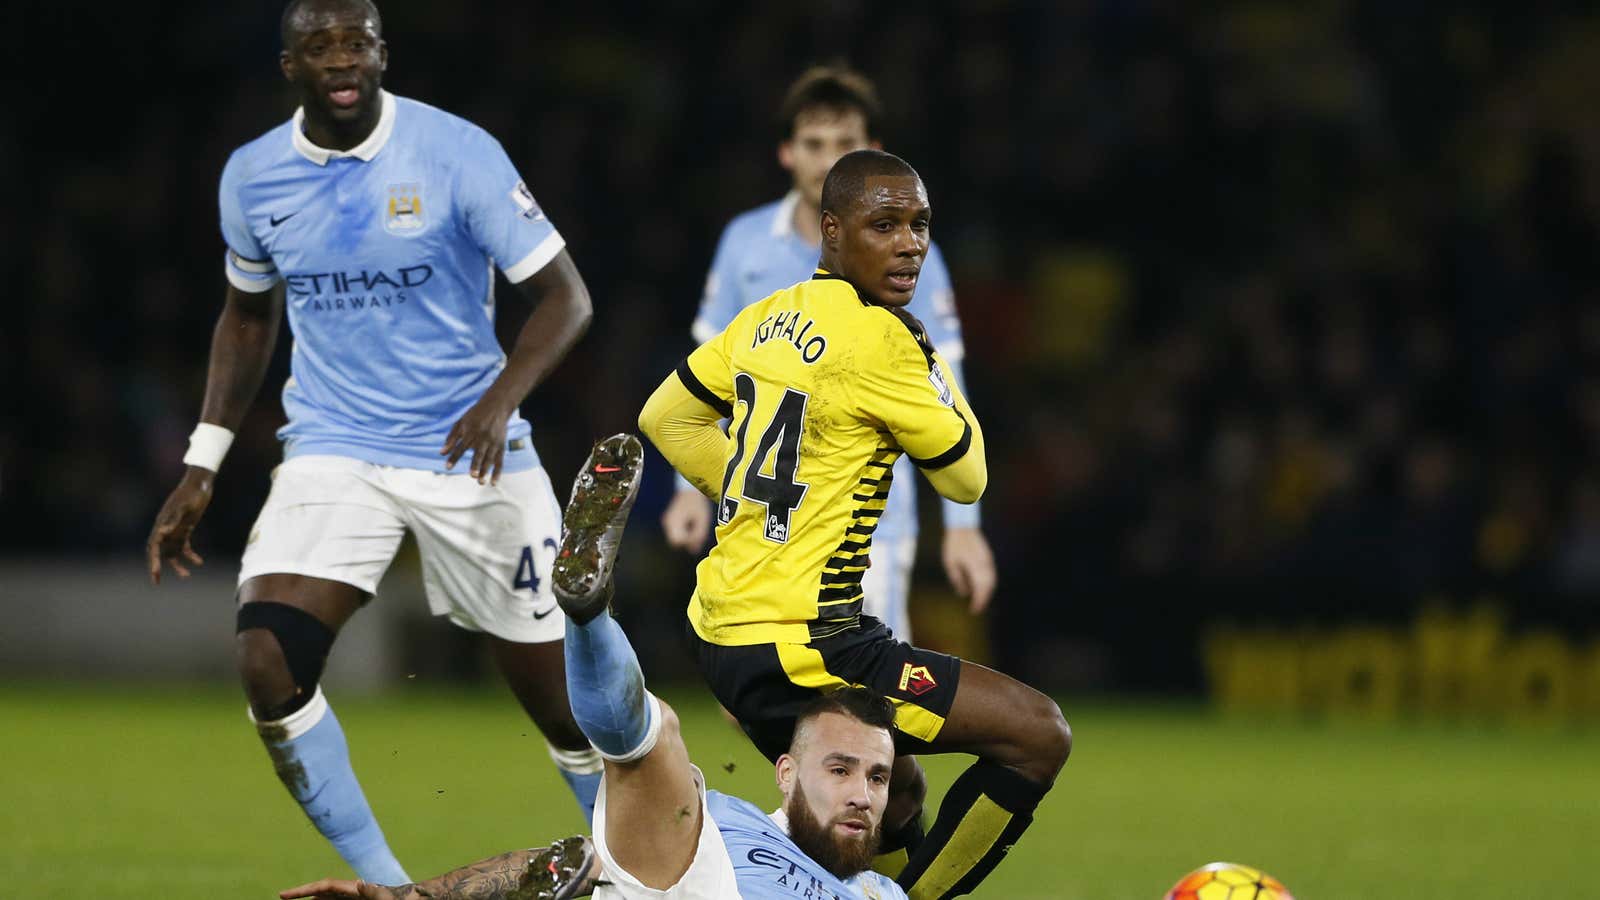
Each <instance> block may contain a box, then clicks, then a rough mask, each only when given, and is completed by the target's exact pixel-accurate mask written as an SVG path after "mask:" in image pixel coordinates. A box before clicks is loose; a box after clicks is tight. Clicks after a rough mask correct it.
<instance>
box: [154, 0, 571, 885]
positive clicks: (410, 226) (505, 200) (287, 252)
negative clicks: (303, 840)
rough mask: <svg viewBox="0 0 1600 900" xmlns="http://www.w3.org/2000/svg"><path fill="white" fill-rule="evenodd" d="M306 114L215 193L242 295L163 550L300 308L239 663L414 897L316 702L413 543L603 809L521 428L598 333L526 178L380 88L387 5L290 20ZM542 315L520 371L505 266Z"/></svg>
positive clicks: (434, 113)
mask: <svg viewBox="0 0 1600 900" xmlns="http://www.w3.org/2000/svg"><path fill="white" fill-rule="evenodd" d="M282 37H283V52H282V55H281V57H280V65H281V67H282V70H283V74H284V76H285V77H286V78H287V79H288V80H289V81H290V83H292V84H293V85H294V86H295V88H296V90H297V92H298V94H299V97H300V102H301V105H300V108H299V109H298V110H297V111H296V112H295V114H294V117H293V118H292V119H291V120H290V121H288V122H285V123H283V124H281V125H279V126H278V127H276V128H273V129H272V130H271V131H268V132H267V133H266V134H264V135H262V136H261V137H259V138H257V139H256V140H254V141H251V142H250V143H248V144H245V145H244V146H242V147H240V148H239V149H238V150H236V151H235V152H234V153H233V155H232V157H231V158H230V159H229V160H228V163H227V166H226V168H225V169H224V170H223V173H222V181H221V187H220V190H219V192H218V193H219V205H220V207H221V218H222V236H223V239H224V241H225V243H226V245H227V253H226V260H225V273H226V276H227V282H228V288H227V296H226V300H225V303H224V307H223V311H222V315H221V318H220V319H219V320H218V322H217V327H216V331H215V333H214V335H213V337H212V344H211V361H210V370H209V374H208V376H207V381H206V394H205V400H204V403H203V406H202V409H201V414H200V421H201V424H200V425H199V426H198V427H197V428H196V430H195V433H194V435H193V436H192V437H191V439H190V448H189V452H188V454H187V455H186V456H185V457H184V462H185V463H186V464H188V468H187V470H186V472H185V474H184V476H183V478H182V480H181V482H180V483H179V485H178V487H177V488H176V489H175V490H174V491H173V493H172V494H171V496H170V497H169V498H168V499H167V502H166V504H165V505H164V506H163V507H162V509H161V512H160V513H159V514H158V516H157V519H156V522H155V525H154V527H153V529H152V531H151V534H150V539H149V543H148V545H147V557H148V558H147V563H148V567H149V574H150V577H151V579H152V581H155V582H159V580H160V576H161V571H162V566H163V564H164V563H165V564H170V565H171V566H172V567H173V569H174V570H175V571H176V572H177V573H178V574H179V575H181V576H187V575H188V574H189V572H188V568H187V566H188V565H198V564H199V563H200V558H199V556H198V555H197V554H195V552H194V550H193V548H192V546H191V544H190V535H191V534H192V532H193V530H194V528H195V525H196V524H197V523H198V521H199V520H200V517H201V515H202V514H203V513H204V511H205V508H206V506H207V504H208V503H209V501H210V498H211V494H212V484H213V479H214V476H215V473H216V471H217V469H218V467H219V466H220V464H221V462H222V458H223V455H224V453H225V452H226V450H227V447H228V443H229V442H230V441H231V440H232V434H233V431H234V430H235V429H237V428H238V426H239V423H240V422H241V421H242V420H243V418H244V415H245V412H246V410H247V408H248V407H249V405H250V403H251V401H252V399H253V398H254V396H255V394H256V392H257V390H258V389H259V388H260V385H261V381H262V379H263V377H264V374H265V371H266V368H267V364H268V362H269V360H270V358H271V356H272V349H273V345H274V344H275V342H276V340H277V332H278V322H279V320H280V318H281V317H282V316H283V314H284V310H285V309H287V313H288V318H289V328H290V331H291V332H292V334H293V337H294V349H293V354H292V357H291V375H290V377H289V380H288V382H287V383H286V384H285V385H284V388H283V406H284V410H285V412H286V413H287V415H288V424H287V425H285V426H284V427H283V428H282V430H281V431H280V432H279V437H280V438H281V439H282V441H283V445H284V461H283V464H282V465H280V466H278V467H277V469H275V470H274V473H273V484H272V490H271V493H270V495H269V496H268V498H267V501H266V504H265V506H264V507H263V508H262V510H261V514H260V517H259V518H258V519H257V520H256V524H255V527H254V528H253V529H252V531H251V533H250V537H249V541H248V544H247V546H246V548H245V553H244V559H243V563H242V566H241V571H240V573H239V591H238V600H239V606H238V620H237V629H238V635H237V659H238V667H239V673H240V675H241V678H242V680H243V682H244V691H245V694H246V696H247V698H248V700H249V705H250V713H251V717H252V719H253V720H254V721H255V723H256V727H257V729H258V731H259V733H260V736H261V739H262V741H263V742H264V743H265V744H266V747H267V751H268V753H269V754H270V756H271V758H272V760H273V764H274V766H275V768H276V769H277V772H278V775H279V777H280V778H281V779H282V781H283V783H284V785H285V786H286V787H287V788H288V789H289V792H290V793H291V794H292V795H293V796H294V798H295V799H296V800H297V801H298V802H299V803H300V805H301V806H302V807H303V808H304V810H305V812H306V814H307V815H308V816H309V817H310V819H311V820H312V822H313V823H314V824H315V825H316V827H317V828H318V829H319V830H320V831H321V832H322V833H323V835H325V836H326V837H327V839H328V840H329V841H330V842H332V844H333V845H334V847H335V848H336V849H337V850H338V851H339V853H340V854H341V855H342V856H343V857H344V858H345V860H346V861H347V862H349V864H350V865H351V867H352V868H354V869H355V871H356V872H357V873H358V874H359V875H360V876H361V877H362V878H365V879H370V880H374V881H386V882H391V883H398V882H404V881H407V880H409V879H408V878H407V876H406V874H405V871H404V870H403V869H402V868H401V866H400V864H399V862H398V861H397V860H396V859H395V857H394V854H393V853H392V852H391V851H390V849H389V847H388V844H387V842H386V840H385V838H384V836H383V832H382V830H381V829H380V828H379V826H378V823H377V821H376V820H375V818H374V817H373V814H372V811H371V808H370V807H369V805H368V803H367V801H366V798H365V797H364V795H363V793H362V790H361V787H360V785H359V783H358V782H357V780H356V776H355V773H354V771H353V770H352V769H351V765H350V754H349V751H348V749H347V745H346V742H345V737H344V734H343V732H342V730H341V728H340V725H339V721H338V719H337V718H336V717H335V716H334V714H333V710H332V709H331V708H330V707H329V704H328V700H327V698H326V696H325V695H324V694H323V692H322V689H321V688H320V687H319V681H320V679H321V675H322V671H323V667H324V664H325V662H326V659H327V655H328V651H329V650H330V648H331V647H332V645H333V641H334V637H335V636H336V635H337V633H338V631H339V629H340V628H341V627H342V626H343V625H344V624H345V622H347V621H348V620H349V619H350V617H351V616H352V615H354V614H355V612H356V611H357V610H358V609H360V608H361V606H362V605H363V604H365V603H366V602H368V601H369V600H370V599H371V597H372V594H373V592H374V591H375V590H376V588H377V585H378V582H379V580H380V579H381V577H382V576H383V573H384V571H385V570H386V569H387V567H388V565H389V563H390V561H391V560H392V559H393V558H394V554H395V551H396V549H397V548H398V547H399V544H400V541H401V538H402V537H403V536H404V534H405V532H406V531H407V530H410V531H411V532H412V533H413V534H414V535H415V536H416V539H417V545H418V548H419V550H420V552H421V557H422V567H423V580H424V586H425V589H426V593H427V596H428V603H429V607H430V609H431V610H432V611H433V612H434V613H435V614H436V615H443V616H447V617H448V618H449V619H450V621H451V622H453V623H455V624H456V625H458V626H460V627H462V628H465V629H468V630H472V631H481V632H484V633H486V634H487V635H488V641H489V643H490V645H491V647H492V650H493V655H494V656H495V658H496V661H497V662H498V664H499V667H500V668H501V670H502V672H503V673H504V675H505V676H506V679H507V681H508V682H509V683H510V686H511V688H512V690H513V692H514V693H515V694H516V696H517V699H518V700H519V701H520V702H521V703H522V705H523V707H524V709H526V711H527V712H528V714H529V715H530V716H531V717H532V719H533V720H534V722H535V723H537V724H538V726H539V728H540V730H541V731H543V732H544V735H545V737H546V739H547V741H548V743H549V747H550V753H551V756H552V757H553V758H554V760H555V761H556V764H557V767H558V768H559V769H560V770H561V772H562V774H563V776H564V777H565V778H566V779H567V781H568V783H569V784H570V785H571V786H572V789H573V792H574V793H575V794H576V796H577V798H578V800H579V803H580V805H582V806H583V807H584V808H585V810H586V812H587V811H588V810H591V809H592V808H593V803H594V795H595V791H596V790H597V788H598V784H599V778H600V768H601V763H600V758H599V757H598V756H597V755H596V754H595V752H594V750H593V749H592V748H591V747H590V745H589V742H588V740H587V739H585V737H584V735H583V733H582V732H581V731H580V730H579V728H578V726H577V724H576V722H575V721H574V719H573V717H572V713H571V709H570V706H569V704H568V702H567V696H566V690H565V683H564V680H563V678H562V671H563V662H562V659H563V657H562V638H563V634H564V628H565V623H564V621H563V616H562V614H561V613H559V612H558V611H557V605H556V602H555V598H554V596H553V595H552V593H551V591H550V587H549V584H548V581H549V572H550V566H551V562H552V559H553V558H554V554H555V552H556V548H557V541H558V540H559V538H560V533H561V532H560V508H559V506H558V504H557V502H556V499H555V496H554V494H553V493H552V491H551V487H550V479H549V478H548V477H547V476H546V475H545V472H544V469H543V468H542V467H541V466H540V462H539V457H538V454H537V453H536V452H535V451H534V447H533V443H532V440H531V434H530V432H531V430H530V428H529V425H528V423H527V422H526V421H524V420H523V419H522V417H521V416H520V414H519V413H518V405H519V404H520V403H521V402H522V400H523V399H524V398H525V397H526V396H527V394H528V392H529V391H531V390H532V389H533V388H534V387H536V386H538V384H539V383H540V382H542V381H543V380H544V378H545V377H546V376H547V375H548V374H549V373H550V371H551V370H552V369H554V368H555V366H556V365H557V364H558V363H559V362H560V360H561V358H562V357H563V356H564V355H565V354H566V352H567V351H568V349H570V348H571V347H572V345H573V343H574V342H576V341H577V340H578V338H579V337H580V336H581V335H582V334H583V332H584V331H585V329H586V328H587V327H588V324H589V320H590V318H591V316H592V311H591V307H590V300H589V294H588V290H587V289H586V288H585V286H584V283H583V279H582V277H580V275H579V274H578V270H577V268H576V267H575V266H574V264H573V262H572V260H571V258H570V257H569V256H568V254H567V252H566V250H565V245H564V242H563V241H562V238H561V236H560V234H559V233H557V231H556V229H555V227H554V226H553V225H552V224H551V223H550V221H549V219H547V218H546V217H545V215H544V213H543V212H542V211H541V210H540V208H539V206H538V204H537V203H536V202H535V201H534V198H533V195H532V194H531V193H530V192H529V190H528V188H527V186H526V185H525V184H524V183H523V181H522V179H521V178H520V177H519V176H518V174H517V171H516V168H515V167H514V166H513V165H512V163H511V161H510V160H509V159H508V158H507V156H506V153H505V151H504V150H503V149H502V148H501V146H500V144H499V143H498V142H496V141H495V139H494V138H493V137H491V136H490V135H489V134H487V133H486V132H485V131H484V130H483V129H481V128H479V127H477V126H476V125H473V124H472V123H470V122H467V121H465V120H462V119H460V118H457V117H455V116H453V115H450V114H448V113H445V112H441V111H440V110H437V109H434V108H433V107H430V106H427V105H425V104H423V103H419V102H417V101H414V100H408V99H404V98H400V97H395V96H394V95H392V94H389V93H388V92H386V91H384V90H382V88H381V87H380V83H381V80H382V75H383V71H384V69H385V67H386V66H387V64H388V48H387V46H386V45H385V44H384V42H383V39H382V32H381V22H380V19H379V15H378V10H377V9H376V7H374V6H373V4H372V3H371V2H368V0H291V2H290V3H289V4H288V6H287V8H286V9H285V10H284V14H283V19H282ZM496 268H498V269H499V270H500V271H501V272H503V273H504V274H505V276H506V278H507V280H509V281H510V282H511V283H512V284H514V285H516V287H517V289H518V291H519V292H521V293H523V294H524V295H526V296H527V297H529V298H530V299H531V300H532V301H533V302H534V304H535V308H534V311H533V313H532V315H531V316H530V317H529V319H528V321H527V324H526V325H525V326H524V327H523V329H522V331H521V333H520V335H519V336H518V338H517V340H516V345H515V347H514V348H513V349H512V351H511V353H510V355H509V356H507V355H506V354H505V353H504V352H503V351H502V350H501V348H500V345H499V343H498V341H497V340H496V338H495V332H494V291H493V289H494V271H493V270H494V269H496Z"/></svg>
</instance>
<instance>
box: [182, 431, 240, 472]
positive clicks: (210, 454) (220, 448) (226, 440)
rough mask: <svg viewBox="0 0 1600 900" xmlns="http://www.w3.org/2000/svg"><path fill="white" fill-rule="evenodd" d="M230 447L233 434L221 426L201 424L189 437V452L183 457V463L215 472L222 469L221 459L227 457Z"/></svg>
mask: <svg viewBox="0 0 1600 900" xmlns="http://www.w3.org/2000/svg"><path fill="white" fill-rule="evenodd" d="M231 446H233V432H231V431H229V430H228V429H226V428H223V427H222V426H221V425H212V424H211V423H210V422H201V423H200V424H199V425H196V426H195V427H194V433H193V434H191V435H189V452H188V453H185V454H184V455H183V463H184V465H187V466H199V467H200V468H202V469H210V470H211V471H213V472H215V471H217V469H219V468H221V467H222V458H223V457H224V456H227V455H228V448H229V447H231Z"/></svg>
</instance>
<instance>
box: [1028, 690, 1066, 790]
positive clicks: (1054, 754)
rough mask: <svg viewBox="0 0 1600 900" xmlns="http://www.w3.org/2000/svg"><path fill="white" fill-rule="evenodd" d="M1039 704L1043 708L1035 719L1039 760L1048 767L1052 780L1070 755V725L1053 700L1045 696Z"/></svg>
mask: <svg viewBox="0 0 1600 900" xmlns="http://www.w3.org/2000/svg"><path fill="white" fill-rule="evenodd" d="M1041 705H1042V707H1043V709H1041V711H1040V713H1041V714H1040V716H1039V718H1038V719H1037V720H1036V721H1037V722H1038V727H1039V760H1040V762H1041V763H1042V764H1044V765H1045V766H1046V767H1047V768H1048V769H1049V774H1050V778H1051V779H1052V780H1053V779H1054V778H1055V776H1056V773H1057V772H1060V771H1061V767H1062V766H1064V765H1066V764H1067V757H1068V756H1071V755H1072V726H1071V725H1068V724H1067V718H1066V716H1063V715H1062V714H1061V707H1060V706H1057V705H1056V703H1055V701H1053V700H1051V699H1049V698H1048V697H1046V698H1045V700H1044V703H1043V704H1041Z"/></svg>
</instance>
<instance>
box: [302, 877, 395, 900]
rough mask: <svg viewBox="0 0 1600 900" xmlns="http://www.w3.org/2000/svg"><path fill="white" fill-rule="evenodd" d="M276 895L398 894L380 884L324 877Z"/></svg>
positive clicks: (367, 897) (360, 897)
mask: <svg viewBox="0 0 1600 900" xmlns="http://www.w3.org/2000/svg"><path fill="white" fill-rule="evenodd" d="M278 896H279V897H281V898H283V900H294V898H296V897H315V898H317V900H331V898H338V897H352V898H356V900H397V898H398V897H399V896H400V895H399V894H397V893H395V892H394V891H393V890H392V889H390V888H386V887H384V886H383V885H381V884H368V883H367V882H365V881H350V880H348V879H336V878H324V879H322V880H321V881H314V882H312V883H311V884H302V885H300V886H299V887H292V888H289V889H288V890H286V891H279V892H278Z"/></svg>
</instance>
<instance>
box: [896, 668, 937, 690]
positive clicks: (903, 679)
mask: <svg viewBox="0 0 1600 900" xmlns="http://www.w3.org/2000/svg"><path fill="white" fill-rule="evenodd" d="M938 686H939V682H937V681H934V680H933V673H932V672H929V671H928V667H927V666H918V665H913V664H912V663H906V664H905V667H904V668H903V669H901V670H900V690H902V691H904V692H905V693H908V694H910V695H911V696H913V697H921V696H922V695H923V694H926V693H927V692H929V691H931V690H933V689H934V688H936V687H938Z"/></svg>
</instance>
